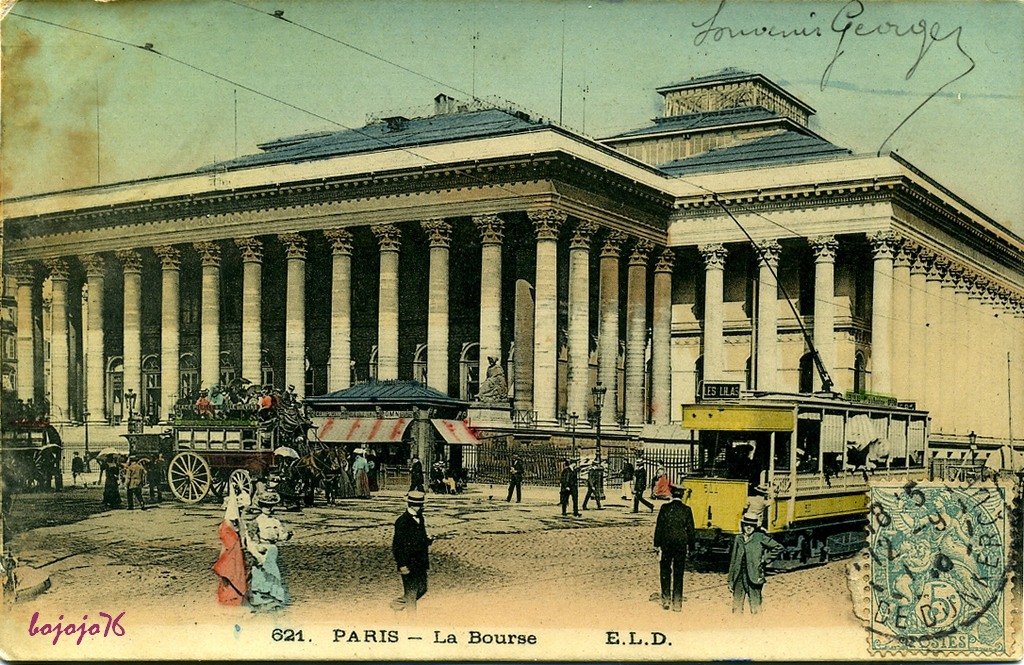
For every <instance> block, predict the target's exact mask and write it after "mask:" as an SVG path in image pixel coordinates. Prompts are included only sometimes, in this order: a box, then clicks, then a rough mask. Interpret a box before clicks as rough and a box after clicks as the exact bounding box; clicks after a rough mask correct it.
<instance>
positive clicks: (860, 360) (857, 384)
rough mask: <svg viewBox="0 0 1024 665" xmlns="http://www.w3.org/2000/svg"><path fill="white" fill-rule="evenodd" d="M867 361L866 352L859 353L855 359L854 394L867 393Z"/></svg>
mask: <svg viewBox="0 0 1024 665" xmlns="http://www.w3.org/2000/svg"><path fill="white" fill-rule="evenodd" d="M867 366H868V363H867V360H865V359H864V352H863V351H858V352H857V354H856V355H855V356H854V357H853V392H855V393H863V392H866V391H867V374H868V370H867Z"/></svg>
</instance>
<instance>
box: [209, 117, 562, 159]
mask: <svg viewBox="0 0 1024 665" xmlns="http://www.w3.org/2000/svg"><path fill="white" fill-rule="evenodd" d="M547 125H548V123H546V122H541V121H539V120H534V119H532V118H530V116H528V115H526V114H525V113H519V112H512V111H505V110H503V109H495V108H492V109H484V110H480V111H462V112H458V113H446V114H442V115H434V116H428V117H424V118H401V117H395V118H387V119H382V120H380V121H379V122H375V123H371V124H368V125H366V126H364V127H362V128H360V129H343V130H341V131H336V132H313V133H310V134H301V135H298V136H291V137H286V138H281V139H277V140H274V141H269V142H267V143H264V144H262V145H260V146H259V147H260V149H262V150H263V152H260V153H256V154H253V155H244V156H242V157H237V158H235V159H230V160H227V161H223V162H218V163H216V164H209V165H207V166H203V167H200V168H199V169H197V170H198V171H200V172H203V171H220V170H226V169H236V168H246V167H251V166H261V165H264V164H281V163H288V162H304V161H309V160H314V159H325V158H328V157H335V156H338V155H348V154H354V153H360V152H371V151H377V150H386V149H388V148H403V147H408V146H414V145H423V144H426V143H442V142H445V141H458V140H465V139H472V138H479V137H485V136H496V135H502V134H513V133H516V132H523V131H530V130H533V129H537V128H539V127H544V126H547Z"/></svg>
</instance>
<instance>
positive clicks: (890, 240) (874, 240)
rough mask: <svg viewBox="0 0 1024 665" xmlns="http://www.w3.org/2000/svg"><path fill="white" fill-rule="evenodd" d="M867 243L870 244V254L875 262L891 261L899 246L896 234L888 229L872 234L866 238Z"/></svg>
mask: <svg viewBox="0 0 1024 665" xmlns="http://www.w3.org/2000/svg"><path fill="white" fill-rule="evenodd" d="M868 242H870V243H871V253H872V255H873V256H874V258H875V260H879V259H892V258H893V257H894V256H895V255H896V248H897V246H898V245H899V240H898V238H897V236H896V234H895V233H893V232H892V231H891V230H889V229H886V230H883V231H876V232H875V233H872V234H871V235H869V236H868Z"/></svg>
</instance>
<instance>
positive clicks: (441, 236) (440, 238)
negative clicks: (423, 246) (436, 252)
mask: <svg viewBox="0 0 1024 665" xmlns="http://www.w3.org/2000/svg"><path fill="white" fill-rule="evenodd" d="M420 227H421V228H422V229H423V230H424V231H425V232H426V234H427V240H428V241H429V242H430V246H431V247H440V248H443V249H448V248H449V247H451V244H452V225H451V224H449V223H448V222H446V221H444V220H443V219H425V220H423V221H422V222H420Z"/></svg>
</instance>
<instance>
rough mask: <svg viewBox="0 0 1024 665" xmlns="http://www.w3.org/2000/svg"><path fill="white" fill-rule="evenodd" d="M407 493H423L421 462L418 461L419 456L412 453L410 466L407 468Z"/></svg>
mask: <svg viewBox="0 0 1024 665" xmlns="http://www.w3.org/2000/svg"><path fill="white" fill-rule="evenodd" d="M409 491H410V492H422V491H423V462H421V461H420V456H419V455H417V454H415V453H413V456H412V464H411V465H410V468H409Z"/></svg>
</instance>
